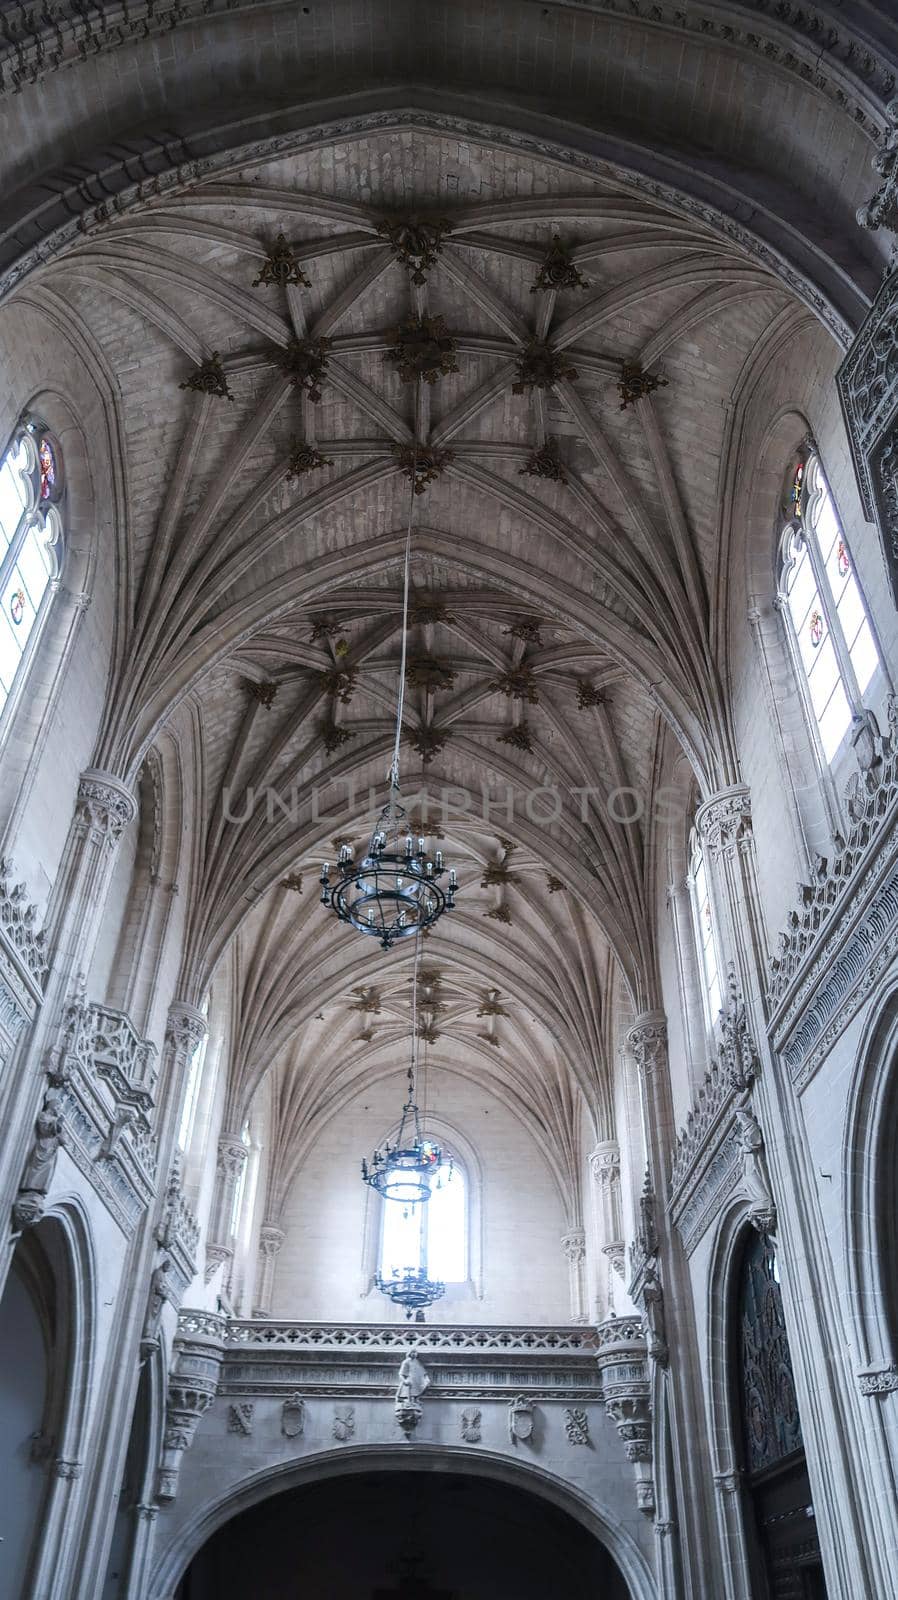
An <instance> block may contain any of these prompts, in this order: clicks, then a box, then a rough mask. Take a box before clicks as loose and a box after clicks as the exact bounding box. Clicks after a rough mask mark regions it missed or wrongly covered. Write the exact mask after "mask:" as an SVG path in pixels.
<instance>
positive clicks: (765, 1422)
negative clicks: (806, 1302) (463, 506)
mask: <svg viewBox="0 0 898 1600" xmlns="http://www.w3.org/2000/svg"><path fill="white" fill-rule="evenodd" d="M737 1336H738V1346H739V1350H738V1359H739V1368H738V1370H739V1377H740V1384H739V1388H740V1399H741V1411H742V1431H743V1438H744V1445H745V1466H746V1468H747V1469H748V1471H749V1473H751V1474H753V1473H756V1472H763V1471H764V1470H765V1468H767V1467H772V1466H774V1465H775V1464H776V1463H777V1462H778V1461H782V1460H783V1459H784V1458H785V1457H787V1456H790V1455H792V1453H793V1452H794V1451H796V1450H800V1449H801V1448H802V1437H801V1418H800V1417H799V1414H798V1401H797V1399H796V1396H795V1379H794V1376H793V1372H792V1357H791V1354H790V1351H789V1340H788V1338H787V1337H786V1323H785V1319H784V1317H783V1297H782V1291H781V1289H780V1284H779V1274H778V1272H777V1268H776V1255H775V1253H774V1247H773V1244H772V1242H771V1241H770V1240H769V1239H762V1238H761V1236H760V1235H759V1234H755V1233H752V1235H751V1237H750V1238H749V1240H748V1243H747V1244H746V1247H745V1252H744V1255H743V1258H742V1273H741V1281H740V1284H739V1301H738V1307H737Z"/></svg>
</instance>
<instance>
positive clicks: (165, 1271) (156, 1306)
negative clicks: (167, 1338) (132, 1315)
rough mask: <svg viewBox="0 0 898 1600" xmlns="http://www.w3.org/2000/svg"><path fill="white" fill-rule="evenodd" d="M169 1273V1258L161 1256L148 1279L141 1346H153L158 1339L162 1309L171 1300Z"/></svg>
mask: <svg viewBox="0 0 898 1600" xmlns="http://www.w3.org/2000/svg"><path fill="white" fill-rule="evenodd" d="M170 1271H171V1257H170V1256H163V1257H162V1260H161V1261H160V1263H159V1265H158V1267H156V1268H155V1269H154V1271H153V1274H152V1276H151V1278H150V1293H149V1296H148V1299H147V1314H146V1317H145V1318H144V1324H143V1335H142V1338H141V1344H142V1345H150V1346H152V1345H155V1344H156V1342H157V1340H158V1338H159V1324H160V1322H161V1321H162V1308H163V1306H164V1305H165V1304H166V1302H167V1301H168V1300H170V1299H171V1284H170V1281H169V1276H168V1275H169V1273H170Z"/></svg>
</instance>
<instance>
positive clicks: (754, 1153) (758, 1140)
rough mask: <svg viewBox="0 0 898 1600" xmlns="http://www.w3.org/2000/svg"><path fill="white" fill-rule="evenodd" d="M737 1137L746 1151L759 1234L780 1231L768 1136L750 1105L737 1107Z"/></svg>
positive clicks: (745, 1171) (745, 1170) (747, 1184)
mask: <svg viewBox="0 0 898 1600" xmlns="http://www.w3.org/2000/svg"><path fill="white" fill-rule="evenodd" d="M736 1137H737V1139H738V1141H739V1147H740V1149H741V1151H742V1183H743V1187H744V1189H745V1192H746V1194H747V1196H748V1202H749V1208H750V1209H749V1215H750V1218H751V1222H752V1226H753V1227H755V1228H757V1230H758V1232H759V1233H762V1234H764V1235H773V1234H775V1233H776V1205H775V1204H774V1200H773V1195H772V1194H771V1192H770V1173H769V1172H768V1170H767V1157H766V1156H765V1154H764V1135H763V1134H762V1132H761V1129H760V1125H759V1123H758V1119H757V1117H756V1116H755V1114H754V1112H753V1111H750V1110H749V1109H748V1107H747V1106H739V1107H737V1109H736Z"/></svg>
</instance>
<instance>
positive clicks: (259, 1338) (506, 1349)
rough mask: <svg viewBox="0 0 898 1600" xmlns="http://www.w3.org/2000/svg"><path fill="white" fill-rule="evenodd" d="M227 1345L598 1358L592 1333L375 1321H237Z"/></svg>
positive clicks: (573, 1329)
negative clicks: (590, 1356) (586, 1356)
mask: <svg viewBox="0 0 898 1600" xmlns="http://www.w3.org/2000/svg"><path fill="white" fill-rule="evenodd" d="M227 1342H228V1344H229V1345H234V1344H264V1345H272V1344H278V1345H287V1346H289V1347H290V1348H291V1349H294V1350H296V1349H300V1350H319V1349H321V1348H322V1347H329V1348H331V1349H334V1350H389V1351H395V1350H402V1351H405V1350H412V1349H414V1350H417V1351H418V1352H419V1353H420V1354H421V1355H422V1356H423V1355H424V1354H425V1353H426V1352H433V1351H476V1352H478V1353H481V1354H482V1353H486V1352H492V1351H498V1352H500V1353H501V1354H502V1355H509V1354H515V1355H518V1354H519V1355H543V1354H548V1355H553V1356H554V1355H574V1354H576V1355H582V1354H587V1355H594V1354H595V1351H596V1334H595V1331H594V1329H592V1328H570V1327H565V1328H540V1327H536V1328H506V1327H466V1328H455V1327H440V1326H438V1325H436V1324H434V1325H426V1324H425V1325H423V1326H422V1324H421V1323H411V1324H409V1325H408V1326H404V1325H402V1324H400V1323H396V1324H390V1323H376V1322H342V1323H326V1322H271V1321H270V1320H269V1319H268V1318H265V1319H264V1320H259V1321H256V1322H250V1321H245V1322H232V1323H231V1324H230V1325H229V1328H228V1338H227Z"/></svg>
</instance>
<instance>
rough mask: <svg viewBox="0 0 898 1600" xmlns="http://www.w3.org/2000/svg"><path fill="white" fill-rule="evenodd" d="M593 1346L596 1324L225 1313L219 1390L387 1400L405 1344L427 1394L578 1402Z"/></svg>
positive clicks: (586, 1397)
mask: <svg viewBox="0 0 898 1600" xmlns="http://www.w3.org/2000/svg"><path fill="white" fill-rule="evenodd" d="M205 1315H206V1314H205V1313H203V1312H196V1313H187V1312H184V1311H182V1313H181V1317H180V1322H179V1327H180V1328H182V1329H184V1330H185V1331H187V1332H192V1331H194V1330H200V1331H201V1330H202V1329H203V1327H204V1326H205V1324H204V1321H203V1319H204V1317H205ZM191 1319H195V1320H191ZM597 1348H598V1345H597V1340H596V1335H595V1332H594V1331H593V1330H592V1329H590V1328H586V1327H583V1328H579V1327H577V1328H573V1327H570V1326H567V1327H556V1328H552V1327H533V1328H507V1327H501V1328H499V1327H464V1326H461V1327H452V1326H445V1327H441V1326H439V1325H436V1324H433V1325H431V1324H407V1325H400V1324H378V1323H375V1324H359V1323H339V1324H327V1323H289V1322H276V1321H268V1320H267V1319H265V1320H257V1321H236V1320H234V1321H231V1322H229V1323H228V1324H227V1334H226V1343H225V1352H224V1365H223V1367H222V1373H221V1393H223V1394H226V1395H227V1397H228V1398H229V1399H231V1398H244V1397H247V1398H251V1397H252V1396H253V1395H254V1394H258V1393H265V1394H271V1393H280V1394H282V1395H283V1396H284V1397H285V1398H286V1397H287V1396H289V1395H291V1394H301V1395H303V1396H304V1397H305V1398H306V1400H308V1399H309V1398H312V1397H314V1396H315V1395H316V1394H322V1393H323V1394H328V1395H340V1396H343V1397H345V1398H347V1399H353V1398H363V1397H365V1398H382V1399H393V1400H394V1401H395V1396H396V1362H397V1358H400V1359H401V1358H404V1357H405V1356H407V1355H409V1354H414V1355H416V1356H417V1357H418V1358H419V1361H420V1362H421V1363H422V1364H424V1365H425V1366H426V1369H427V1375H428V1377H429V1379H430V1384H429V1389H428V1394H429V1395H431V1396H433V1397H436V1398H439V1399H452V1398H456V1399H464V1400H465V1401H478V1400H481V1399H485V1398H489V1397H495V1396H496V1395H502V1396H504V1397H505V1398H506V1399H511V1400H514V1399H516V1398H517V1397H518V1396H520V1395H523V1396H525V1397H528V1396H529V1397H531V1398H532V1396H533V1395H534V1394H538V1395H539V1396H540V1398H542V1399H545V1400H550V1399H551V1400H559V1401H566V1402H570V1403H572V1404H577V1405H583V1404H585V1403H587V1402H589V1401H595V1400H597V1399H599V1398H600V1397H601V1396H600V1389H601V1383H600V1375H599V1371H598V1368H597V1366H596V1352H597ZM644 1348H645V1346H644V1342H643V1350H644Z"/></svg>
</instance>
